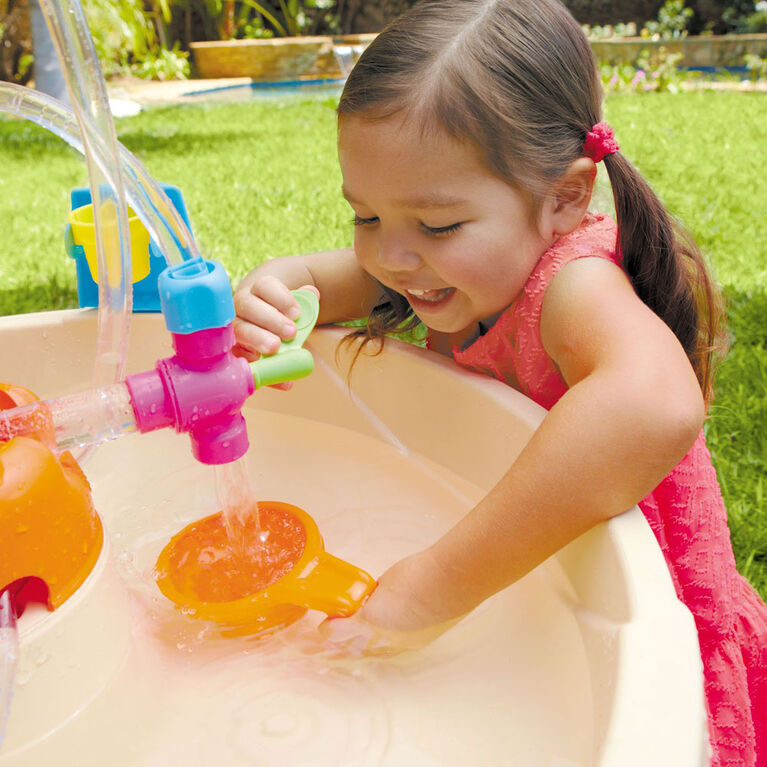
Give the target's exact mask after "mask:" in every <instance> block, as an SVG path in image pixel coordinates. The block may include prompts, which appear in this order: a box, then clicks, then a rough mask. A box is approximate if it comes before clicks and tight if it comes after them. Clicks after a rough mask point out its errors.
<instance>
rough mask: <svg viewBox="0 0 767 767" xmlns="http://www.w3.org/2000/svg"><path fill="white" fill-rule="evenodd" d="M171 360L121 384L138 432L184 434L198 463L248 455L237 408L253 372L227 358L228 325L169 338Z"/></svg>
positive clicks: (249, 389) (230, 356)
mask: <svg viewBox="0 0 767 767" xmlns="http://www.w3.org/2000/svg"><path fill="white" fill-rule="evenodd" d="M171 335H172V337H173V348H174V349H175V350H176V354H175V355H174V356H173V357H168V358H166V359H162V360H160V361H159V362H158V363H157V367H156V368H155V369H154V370H148V371H146V372H144V373H136V374H135V375H130V376H128V377H127V378H126V379H125V383H126V384H127V386H128V389H129V391H130V395H131V399H132V404H133V411H134V413H135V416H136V424H137V426H138V429H139V431H140V432H142V433H144V432H148V431H154V430H155V429H162V428H165V427H167V426H173V427H174V428H175V429H176V431H178V432H188V433H189V436H190V437H191V440H192V453H193V454H194V456H195V458H197V459H198V460H199V461H201V462H202V463H206V464H221V463H229V462H231V461H235V460H237V459H238V458H240V457H242V456H243V455H245V453H246V452H247V450H248V444H249V443H248V432H247V428H246V425H245V419H244V418H243V416H242V413H241V409H242V405H243V403H244V402H245V400H246V399H247V398H248V397H249V396H250V395H251V394H252V393H253V392H254V391H255V382H254V380H253V372H252V371H251V369H250V367H249V366H248V363H247V362H246V361H245V360H244V359H240V358H237V357H235V356H234V355H233V354H232V345H233V343H234V333H233V331H232V326H231V325H227V326H225V327H221V328H211V329H207V330H198V331H196V332H194V333H188V334H181V333H172V334H171Z"/></svg>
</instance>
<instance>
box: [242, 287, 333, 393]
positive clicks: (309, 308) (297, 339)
mask: <svg viewBox="0 0 767 767" xmlns="http://www.w3.org/2000/svg"><path fill="white" fill-rule="evenodd" d="M292 293H293V296H294V298H295V299H296V301H298V308H299V309H300V310H301V314H300V315H299V317H298V319H297V320H296V335H295V336H294V337H293V338H292V339H291V340H290V341H283V342H282V344H281V345H280V348H279V349H278V350H277V351H276V352H275V353H274V354H270V355H268V356H265V357H261V358H260V359H257V360H256V361H255V362H251V363H250V369H251V371H252V372H253V380H254V381H255V384H256V389H259V388H260V387H262V386H271V385H273V384H279V383H285V381H295V380H296V379H297V378H303V377H304V376H308V375H309V373H311V372H312V370H314V358H313V357H312V354H311V352H310V351H309V350H308V349H304V348H303V344H304V341H306V338H307V336H308V335H309V333H311V332H312V330H313V329H314V325H315V323H316V322H317V317H318V315H319V313H320V302H319V299H318V298H317V296H316V295H315V294H314V293H313V292H312V291H311V290H294V291H292Z"/></svg>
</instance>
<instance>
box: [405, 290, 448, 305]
mask: <svg viewBox="0 0 767 767" xmlns="http://www.w3.org/2000/svg"><path fill="white" fill-rule="evenodd" d="M451 290H452V288H440V289H439V290H416V289H415V288H412V289H410V290H408V293H409V294H410V295H411V296H413V297H414V298H418V299H420V300H421V301H431V302H432V303H437V302H438V301H441V300H442V299H443V298H445V297H446V296H447V295H448V293H450V291H451Z"/></svg>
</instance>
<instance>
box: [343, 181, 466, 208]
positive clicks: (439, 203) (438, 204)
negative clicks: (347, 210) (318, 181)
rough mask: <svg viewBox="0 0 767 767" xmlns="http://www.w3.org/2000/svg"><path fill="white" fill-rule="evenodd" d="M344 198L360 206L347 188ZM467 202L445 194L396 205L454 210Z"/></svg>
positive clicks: (417, 198) (406, 199)
mask: <svg viewBox="0 0 767 767" xmlns="http://www.w3.org/2000/svg"><path fill="white" fill-rule="evenodd" d="M341 192H342V193H343V196H344V197H345V198H346V200H347V201H348V202H351V203H357V204H360V201H359V200H356V199H355V198H354V197H353V196H352V195H351V194H350V193H349V190H348V189H346V187H342V188H341ZM465 202H466V200H465V199H463V198H462V197H451V196H450V195H445V194H438V193H433V194H425V195H420V196H418V197H407V198H405V199H403V200H396V201H395V204H396V205H400V206H402V207H403V208H414V209H416V210H425V209H432V208H452V207H454V206H456V205H462V204H464V203H465Z"/></svg>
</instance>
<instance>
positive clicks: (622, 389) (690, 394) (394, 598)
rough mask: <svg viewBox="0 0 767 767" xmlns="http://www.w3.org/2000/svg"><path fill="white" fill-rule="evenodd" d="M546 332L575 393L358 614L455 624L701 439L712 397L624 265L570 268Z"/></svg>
mask: <svg viewBox="0 0 767 767" xmlns="http://www.w3.org/2000/svg"><path fill="white" fill-rule="evenodd" d="M541 334H542V340H543V343H544V347H545V348H546V350H547V352H548V353H549V354H550V356H551V357H552V358H553V359H554V361H555V362H556V364H557V365H558V366H559V368H560V371H561V372H562V375H563V377H564V378H565V380H566V382H567V384H568V386H569V390H568V391H567V393H566V394H565V395H564V396H563V397H562V398H561V399H560V400H559V402H558V403H557V404H556V405H555V406H554V407H553V408H552V409H551V411H550V412H549V413H548V414H547V416H546V417H545V419H544V420H543V422H542V424H541V426H540V427H539V428H538V430H537V431H536V432H535V434H534V435H533V437H532V438H531V440H530V442H529V443H528V444H527V445H526V446H525V448H524V450H523V451H522V452H521V454H520V455H519V457H518V458H517V460H516V461H515V462H514V463H513V464H512V466H511V467H510V468H509V470H508V471H507V472H506V474H505V475H504V476H503V477H502V478H501V479H500V481H499V482H498V484H497V485H496V486H495V487H494V488H493V489H492V490H491V491H490V492H489V493H488V495H487V496H486V497H485V498H484V499H483V500H482V501H481V502H480V503H479V504H478V505H477V506H476V507H475V508H474V509H473V510H472V511H470V512H469V513H468V514H467V515H466V517H465V518H464V519H463V520H462V521H461V522H459V523H458V524H457V525H456V526H455V527H454V528H453V529H451V530H450V531H449V532H448V533H447V534H446V535H444V536H443V537H442V538H441V539H440V540H438V541H437V542H436V543H435V544H433V545H432V546H431V547H429V548H428V549H426V550H425V551H423V552H420V553H418V554H415V555H414V556H412V557H409V558H407V559H405V560H402V561H401V562H398V563H397V564H395V565H394V566H393V567H392V568H391V569H390V570H389V571H387V572H386V573H385V574H384V575H383V576H382V578H381V581H380V585H379V587H378V589H376V591H375V592H373V594H372V595H371V597H370V599H369V600H368V602H367V604H366V605H365V607H363V609H362V611H361V613H360V618H359V620H360V621H366V622H368V623H372V624H374V625H377V626H381V627H384V628H386V629H390V630H396V631H415V630H418V629H424V628H426V627H428V626H432V625H435V624H440V623H445V624H446V623H447V622H449V621H451V620H454V619H455V618H457V617H459V616H461V615H463V614H465V613H466V612H468V611H470V610H471V609H473V608H474V607H476V606H477V605H478V604H479V603H480V602H482V601H483V600H484V599H486V598H487V597H489V596H491V595H492V594H494V593H496V592H497V591H499V590H500V589H502V588H504V587H505V586H508V585H509V584H510V583H513V582H514V581H516V580H518V579H519V578H521V577H522V576H523V575H525V574H526V573H527V572H529V571H530V570H531V569H533V568H534V567H535V566H536V565H538V564H539V563H541V562H543V561H544V560H545V559H546V558H548V557H549V556H551V555H552V554H553V553H555V552H556V551H558V550H559V549H560V548H562V547H563V546H564V545H565V544H567V543H568V542H570V541H572V540H573V539H574V538H576V537H578V536H579V535H581V534H582V533H584V532H585V531H587V530H588V529H590V528H591V527H593V526H594V525H595V524H597V523H598V522H602V521H603V520H606V519H609V518H610V517H613V516H615V515H617V514H620V513H621V512H623V511H624V510H626V509H628V508H630V507H631V506H633V505H634V504H635V503H637V502H638V501H639V500H641V499H642V498H643V497H645V496H646V495H647V494H648V493H649V492H651V491H652V490H653V489H654V488H655V487H656V486H657V485H658V483H659V482H660V481H661V480H662V479H663V478H664V477H665V476H666V475H667V474H668V473H669V472H670V471H671V469H673V468H674V466H675V465H676V464H677V463H678V462H679V461H680V460H681V459H682V458H683V456H684V455H685V453H686V452H687V451H688V450H689V448H690V446H691V445H692V443H693V442H694V441H695V439H696V437H697V435H698V433H699V431H700V428H701V425H702V422H703V417H704V406H703V398H702V395H701V391H700V387H699V386H698V382H697V379H696V377H695V374H694V372H693V370H692V367H691V365H690V363H689V361H688V359H687V357H686V355H685V353H684V351H683V350H682V348H681V346H680V344H679V343H678V341H677V339H676V338H675V336H674V335H673V334H672V332H671V331H670V330H669V328H668V327H667V326H666V325H665V324H664V323H663V322H662V321H661V320H660V319H659V318H658V317H657V316H656V315H655V314H654V313H653V312H652V311H651V310H650V309H648V308H647V307H646V306H645V305H644V304H643V303H642V302H641V301H640V300H639V298H637V296H636V295H635V293H634V291H633V289H632V287H631V285H630V283H629V281H628V279H627V278H626V276H625V275H624V274H623V272H622V271H621V270H620V269H619V268H617V267H616V266H615V265H614V264H612V263H610V262H608V261H605V260H602V259H597V258H585V259H580V260H578V261H575V262H572V263H571V264H569V265H567V266H566V267H564V268H563V269H562V271H561V272H560V273H559V274H558V275H557V277H556V278H555V279H554V280H553V281H552V284H551V285H550V286H549V289H548V291H547V294H546V296H545V299H544V304H543V312H542V324H541Z"/></svg>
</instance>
